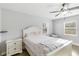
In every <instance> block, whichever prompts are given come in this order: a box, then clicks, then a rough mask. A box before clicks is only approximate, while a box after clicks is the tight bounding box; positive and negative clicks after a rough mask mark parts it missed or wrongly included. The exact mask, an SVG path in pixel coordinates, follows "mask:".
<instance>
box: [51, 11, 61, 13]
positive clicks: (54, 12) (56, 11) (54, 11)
mask: <svg viewBox="0 0 79 59" xmlns="http://www.w3.org/2000/svg"><path fill="white" fill-rule="evenodd" d="M57 12H60V11H53V12H50V13H57Z"/></svg>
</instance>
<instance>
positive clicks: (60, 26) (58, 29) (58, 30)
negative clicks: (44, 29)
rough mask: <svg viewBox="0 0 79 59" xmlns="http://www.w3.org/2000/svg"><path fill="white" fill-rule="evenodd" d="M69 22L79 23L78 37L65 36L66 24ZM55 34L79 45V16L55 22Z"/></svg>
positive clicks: (78, 28) (78, 26)
mask: <svg viewBox="0 0 79 59" xmlns="http://www.w3.org/2000/svg"><path fill="white" fill-rule="evenodd" d="M69 21H77V36H67V35H64V23H65V22H69ZM54 33H55V34H58V35H59V36H60V37H62V38H64V39H68V40H73V43H76V44H79V15H75V16H72V17H67V18H65V20H64V19H63V18H62V19H57V20H55V21H54Z"/></svg>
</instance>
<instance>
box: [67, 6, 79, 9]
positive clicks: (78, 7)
mask: <svg viewBox="0 0 79 59" xmlns="http://www.w3.org/2000/svg"><path fill="white" fill-rule="evenodd" d="M75 9H79V6H76V7H73V8H68V10H75Z"/></svg>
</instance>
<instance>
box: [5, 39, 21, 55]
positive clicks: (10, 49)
mask: <svg viewBox="0 0 79 59" xmlns="http://www.w3.org/2000/svg"><path fill="white" fill-rule="evenodd" d="M17 53H22V39H16V40H8V41H6V55H7V56H10V55H14V54H17Z"/></svg>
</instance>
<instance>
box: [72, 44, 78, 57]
mask: <svg viewBox="0 0 79 59" xmlns="http://www.w3.org/2000/svg"><path fill="white" fill-rule="evenodd" d="M72 56H79V46H74V45H73V46H72Z"/></svg>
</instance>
